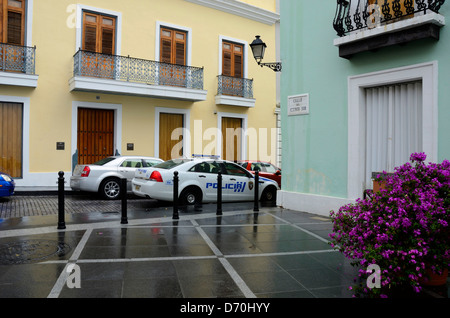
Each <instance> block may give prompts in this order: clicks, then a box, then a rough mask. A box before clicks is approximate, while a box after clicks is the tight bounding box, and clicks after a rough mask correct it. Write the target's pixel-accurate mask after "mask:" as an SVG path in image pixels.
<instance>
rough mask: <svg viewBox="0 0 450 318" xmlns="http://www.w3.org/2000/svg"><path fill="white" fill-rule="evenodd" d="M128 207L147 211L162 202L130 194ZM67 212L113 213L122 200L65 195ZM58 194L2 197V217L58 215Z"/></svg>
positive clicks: (0, 205)
mask: <svg viewBox="0 0 450 318" xmlns="http://www.w3.org/2000/svg"><path fill="white" fill-rule="evenodd" d="M127 204H128V208H129V209H133V210H142V211H145V210H147V209H150V208H152V207H155V206H156V205H157V204H159V205H161V203H159V202H156V201H154V200H146V199H140V198H136V197H134V196H129V198H128V200H127ZM64 206H65V212H66V213H70V214H75V213H89V212H101V213H112V212H120V211H121V201H120V200H116V201H108V200H102V199H101V198H99V197H98V196H96V195H93V194H92V195H91V194H86V195H84V194H76V195H65V197H64ZM57 214H58V196H57V195H22V194H19V195H17V194H16V195H14V196H12V197H8V198H0V218H2V219H4V218H13V217H26V216H39V215H57Z"/></svg>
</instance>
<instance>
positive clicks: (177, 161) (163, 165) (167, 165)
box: [153, 159, 192, 169]
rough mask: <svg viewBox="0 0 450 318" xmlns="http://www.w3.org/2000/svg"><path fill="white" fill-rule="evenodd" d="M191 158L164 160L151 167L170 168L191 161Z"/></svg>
mask: <svg viewBox="0 0 450 318" xmlns="http://www.w3.org/2000/svg"><path fill="white" fill-rule="evenodd" d="M191 161H192V160H189V159H174V160H167V161H164V162H161V163H159V164H157V165H154V166H153V168H159V169H172V168H174V167H176V166H179V165H181V164H183V163H186V162H191Z"/></svg>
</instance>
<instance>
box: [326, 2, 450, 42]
mask: <svg viewBox="0 0 450 318" xmlns="http://www.w3.org/2000/svg"><path fill="white" fill-rule="evenodd" d="M444 2H445V0H337V7H336V14H335V17H334V21H333V27H334V29H335V30H336V32H337V35H338V36H340V37H342V36H345V35H347V34H349V33H351V32H353V31H358V30H365V29H372V28H375V27H377V26H379V25H383V24H388V23H392V22H397V21H400V20H401V19H407V18H412V17H415V16H418V15H425V14H427V13H428V12H435V13H439V9H440V8H441V6H442V5H443V4H444Z"/></svg>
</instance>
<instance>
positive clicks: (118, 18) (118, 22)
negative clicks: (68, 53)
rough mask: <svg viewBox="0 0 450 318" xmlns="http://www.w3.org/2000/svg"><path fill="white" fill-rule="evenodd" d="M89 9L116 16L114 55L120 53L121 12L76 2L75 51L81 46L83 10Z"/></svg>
mask: <svg viewBox="0 0 450 318" xmlns="http://www.w3.org/2000/svg"><path fill="white" fill-rule="evenodd" d="M84 11H91V12H96V13H99V14H104V15H109V16H113V17H115V18H116V39H115V40H116V47H115V55H120V53H121V47H122V13H121V12H117V11H112V10H107V9H101V8H96V7H92V6H86V5H84V4H77V23H76V28H77V32H76V40H75V52H77V51H78V50H79V49H81V48H82V47H83V44H82V42H83V23H82V22H83V12H84Z"/></svg>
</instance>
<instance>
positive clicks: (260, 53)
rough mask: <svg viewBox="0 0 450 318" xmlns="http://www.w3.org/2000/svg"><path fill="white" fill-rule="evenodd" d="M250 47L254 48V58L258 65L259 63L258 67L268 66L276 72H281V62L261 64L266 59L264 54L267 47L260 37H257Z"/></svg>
mask: <svg viewBox="0 0 450 318" xmlns="http://www.w3.org/2000/svg"><path fill="white" fill-rule="evenodd" d="M250 47H251V48H252V52H253V57H254V58H255V61H256V63H258V65H260V66H261V67H263V66H267V67H269V68H271V69H272V70H274V71H275V72H281V62H274V63H261V61H262V60H263V59H264V53H265V51H266V47H267V45H266V43H264V42H263V41H262V40H261V39H260V36H259V35H257V36H256V39H254V40H253V42H252V44H250Z"/></svg>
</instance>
